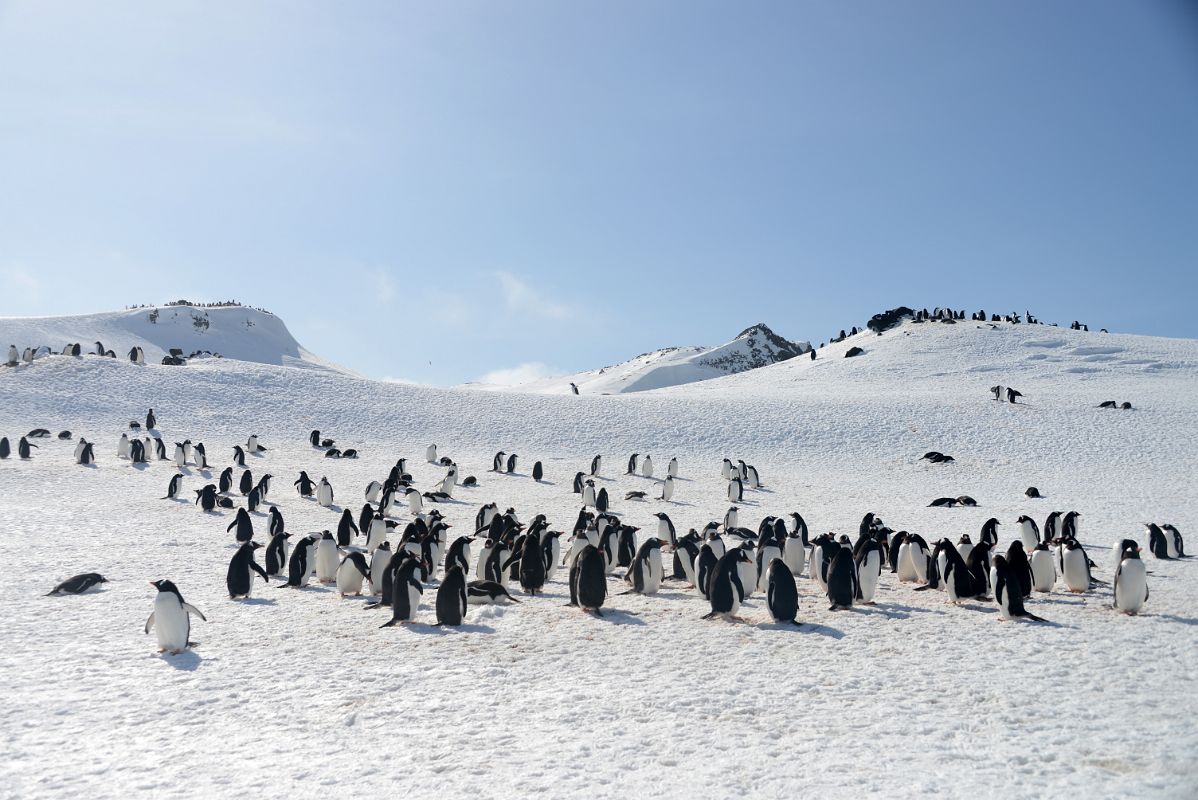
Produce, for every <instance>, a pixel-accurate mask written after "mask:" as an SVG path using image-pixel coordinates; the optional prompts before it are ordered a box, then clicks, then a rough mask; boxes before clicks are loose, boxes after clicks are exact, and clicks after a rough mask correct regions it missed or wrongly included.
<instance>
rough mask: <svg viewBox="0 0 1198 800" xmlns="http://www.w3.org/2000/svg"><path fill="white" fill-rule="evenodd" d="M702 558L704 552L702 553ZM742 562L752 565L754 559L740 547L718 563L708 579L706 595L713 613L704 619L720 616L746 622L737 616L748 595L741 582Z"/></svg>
mask: <svg viewBox="0 0 1198 800" xmlns="http://www.w3.org/2000/svg"><path fill="white" fill-rule="evenodd" d="M701 558H702V552H700V559H701ZM741 562H748V563H749V564H752V559H750V558H749V554H748V553H746V552H745V551H744V550H742V549H741V548H739V547H733V548H732V549H731V550H729V551H728V552H726V553H725V554H724V555H723V557H722V558H720V560H719V561H717V562H716V565H715V569H714V570H712V573H711V576H710V577H709V578H708V579H707V592H706V594H707V601H708V602H709V603H710V604H711V611H710V613H708V614H705V615H704V616H703V619H712V618H714V617H717V616H718V617H723V618H724V619H734V620H737V621H739V622H743V621H744V620H741V619H740V618H739V617H737V616H736V612H737V611H739V610H740V604H741V601H743V600H744V599H745V594H746V592H745V587H744V585H743V584H742V583H741V580H740V574H741V570H740V564H741Z"/></svg>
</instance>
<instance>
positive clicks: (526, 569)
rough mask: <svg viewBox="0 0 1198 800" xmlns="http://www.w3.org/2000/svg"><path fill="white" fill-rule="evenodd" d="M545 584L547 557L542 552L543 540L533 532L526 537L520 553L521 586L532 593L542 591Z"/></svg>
mask: <svg viewBox="0 0 1198 800" xmlns="http://www.w3.org/2000/svg"><path fill="white" fill-rule="evenodd" d="M544 585H545V558H544V555H543V554H542V552H541V540H540V538H539V537H538V536H537V535H536V534H533V533H529V534H528V535H526V536H525V537H524V547H523V550H522V552H521V554H520V588H522V589H523V590H524V591H525V592H527V593H528V594H530V595H535V594H536V593H537V592H539V591H541V589H542V587H544Z"/></svg>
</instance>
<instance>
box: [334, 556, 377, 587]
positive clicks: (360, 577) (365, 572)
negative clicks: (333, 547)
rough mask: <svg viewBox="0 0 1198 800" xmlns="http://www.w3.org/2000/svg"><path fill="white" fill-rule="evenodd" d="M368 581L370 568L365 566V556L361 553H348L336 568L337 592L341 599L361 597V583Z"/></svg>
mask: <svg viewBox="0 0 1198 800" xmlns="http://www.w3.org/2000/svg"><path fill="white" fill-rule="evenodd" d="M364 580H370V568H369V567H368V566H366V556H364V555H362V554H361V553H357V552H354V553H348V554H347V555H346V556H345V558H343V559H341V564H340V565H339V566H338V567H337V578H336V581H337V592H338V594H340V595H341V596H342V597H345V596H347V595H351V594H352V595H355V596H356V595H361V594H362V582H363V581H364Z"/></svg>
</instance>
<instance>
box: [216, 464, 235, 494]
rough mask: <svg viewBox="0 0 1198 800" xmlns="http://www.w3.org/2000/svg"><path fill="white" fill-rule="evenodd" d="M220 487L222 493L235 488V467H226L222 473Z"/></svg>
mask: <svg viewBox="0 0 1198 800" xmlns="http://www.w3.org/2000/svg"><path fill="white" fill-rule="evenodd" d="M219 481H220V488H219V491H220V493H221V494H227V493H228V492H229V490H230V489H232V488H233V468H232V467H225V468H224V470H222V471H221V473H220V478H219Z"/></svg>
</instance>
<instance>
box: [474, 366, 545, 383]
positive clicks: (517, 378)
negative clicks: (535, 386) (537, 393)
mask: <svg viewBox="0 0 1198 800" xmlns="http://www.w3.org/2000/svg"><path fill="white" fill-rule="evenodd" d="M561 374H562V372H561V370H555V369H551V368H549V367H547V366H545V365H544V364H542V363H541V362H539V361H530V362H528V363H526V364H520V365H519V366H515V367H510V368H508V369H495V370H491V371H490V372H488V373H487V374H486V375H483V376H482V377H481V378H479V379H478V383H486V384H490V385H492V386H518V385H520V384H522V383H528V382H530V381H539V380H541V379H543V378H552V377H554V376H555V375H561Z"/></svg>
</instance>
